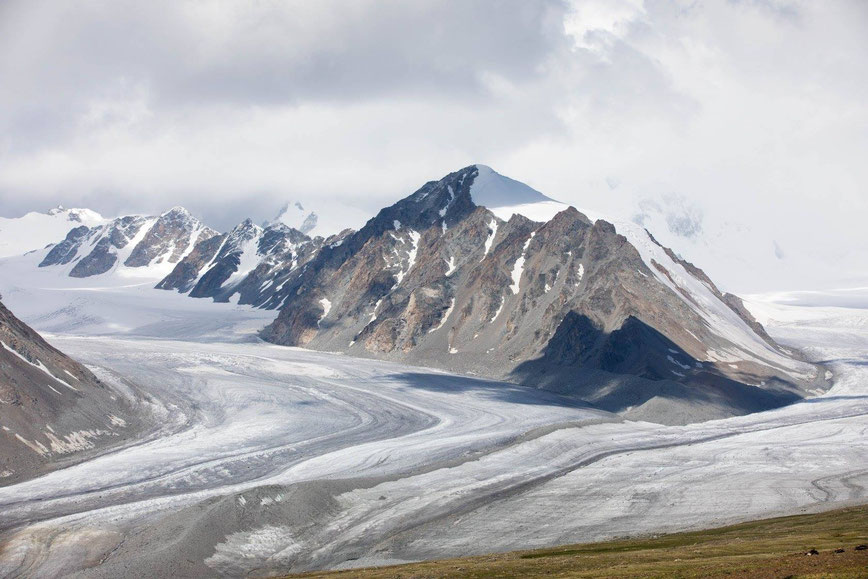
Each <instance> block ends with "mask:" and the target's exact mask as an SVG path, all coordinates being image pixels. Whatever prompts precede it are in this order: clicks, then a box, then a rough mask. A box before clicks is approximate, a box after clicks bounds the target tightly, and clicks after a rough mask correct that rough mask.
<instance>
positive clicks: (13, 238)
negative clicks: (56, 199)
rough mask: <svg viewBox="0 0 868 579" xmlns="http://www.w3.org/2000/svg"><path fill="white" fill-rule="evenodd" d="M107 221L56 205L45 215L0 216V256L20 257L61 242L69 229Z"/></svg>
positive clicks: (89, 213)
mask: <svg viewBox="0 0 868 579" xmlns="http://www.w3.org/2000/svg"><path fill="white" fill-rule="evenodd" d="M107 222H108V220H107V219H105V218H104V217H103V216H102V215H100V214H99V213H97V212H96V211H92V210H90V209H80V208H73V209H67V208H65V207H63V206H62V205H58V206H57V207H55V208H54V209H51V210H49V211H47V212H45V213H40V212H37V211H31V212H30V213H28V214H26V215H22V216H21V217H11V218H7V217H0V257H9V256H12V255H21V254H24V253H27V252H28V251H33V250H35V249H42V248H43V247H45V246H46V245H49V244H52V243H57V242H59V241H62V240H63V239H64V238H65V237H66V234H67V233H69V230H70V229H73V228H75V227H80V226H82V225H86V226H87V227H95V226H97V225H102V224H104V223H107Z"/></svg>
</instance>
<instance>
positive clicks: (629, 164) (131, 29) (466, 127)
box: [0, 0, 868, 289]
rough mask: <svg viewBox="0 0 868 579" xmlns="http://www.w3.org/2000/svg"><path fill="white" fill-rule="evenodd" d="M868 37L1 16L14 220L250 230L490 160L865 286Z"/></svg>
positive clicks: (477, 14) (578, 12) (461, 12)
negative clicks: (59, 211)
mask: <svg viewBox="0 0 868 579" xmlns="http://www.w3.org/2000/svg"><path fill="white" fill-rule="evenodd" d="M866 30H868V2H865V1H864V0H823V1H822V2H819V1H804V2H803V1H798V0H729V1H727V0H707V1H703V0H689V1H688V0H681V1H677V0H666V1H654V0H646V1H644V2H643V1H642V0H614V1H602V0H595V1H581V0H579V1H575V2H567V1H556V0H552V1H536V2H533V1H528V0H512V1H510V0H498V1H493V0H492V1H486V0H479V1H471V0H456V1H452V2H442V1H441V2H433V1H425V0H413V1H412V2H406V1H397V0H395V1H383V0H379V1H376V2H374V1H362V0H357V1H353V2H347V1H329V0H316V1H307V2H301V1H296V2H292V1H273V2H272V1H266V0H259V1H256V2H238V3H233V2H225V1H219V2H218V1H215V2H191V3H186V2H180V1H177V0H172V1H168V2H159V1H149V2H124V1H111V2H96V1H91V2H74V1H60V0H58V1H56V2H42V1H38V0H24V1H21V2H16V1H15V0H11V1H10V0H0V215H4V216H15V215H19V214H22V213H24V212H26V211H29V210H33V209H39V210H44V209H47V208H49V207H51V206H53V205H56V204H58V203H63V204H65V205H67V206H87V207H91V208H93V209H96V210H98V211H100V212H102V213H104V214H106V215H117V214H121V213H127V212H148V213H154V212H159V211H162V210H165V209H166V208H168V207H170V206H172V205H177V204H180V205H184V206H187V207H188V208H189V209H190V210H192V211H193V212H194V213H196V214H198V215H200V216H202V217H203V218H204V219H205V220H206V221H207V222H209V223H211V224H213V225H214V226H215V227H218V228H223V229H225V228H227V227H230V226H231V225H232V224H234V223H237V222H238V221H239V220H240V219H241V218H243V217H246V216H251V217H254V218H255V219H257V220H262V219H265V218H267V217H271V216H272V215H273V214H274V213H275V212H276V211H277V209H278V208H279V207H280V205H282V204H283V203H284V202H285V201H287V200H296V199H297V200H301V201H302V202H305V203H308V204H312V205H314V206H316V207H318V208H320V210H327V208H329V207H334V206H335V204H334V203H333V201H334V200H341V201H342V202H343V203H349V204H352V205H354V206H356V207H359V208H363V209H368V210H375V209H376V208H379V207H381V206H383V205H386V204H389V203H391V202H393V201H394V200H396V199H397V198H399V197H402V196H404V195H406V194H408V193H410V192H412V191H413V190H415V189H416V188H418V187H419V186H420V185H421V184H422V183H424V182H425V181H427V180H430V179H436V178H439V177H441V176H442V175H444V174H445V173H448V172H450V171H452V170H456V169H458V168H461V167H464V166H466V165H469V164H472V163H475V162H479V163H485V164H488V165H491V166H492V167H494V168H495V169H496V170H498V171H499V172H501V173H503V174H506V175H508V176H511V177H513V178H516V179H519V180H521V181H524V182H526V183H528V184H530V185H532V186H534V187H535V188H537V189H539V190H541V191H543V192H544V193H546V194H547V195H549V196H551V197H554V198H556V199H559V200H561V201H565V202H568V203H572V204H574V205H576V206H578V207H580V208H582V207H587V208H593V209H597V210H601V211H604V212H612V213H621V214H624V215H627V214H630V213H635V214H642V213H643V212H647V211H648V210H649V208H650V210H651V211H654V210H659V211H661V212H663V213H666V212H674V214H675V218H674V219H675V220H674V221H673V218H672V216H671V215H670V216H669V221H668V222H669V223H670V224H673V223H675V227H674V229H673V231H676V234H678V235H684V236H697V235H702V234H703V233H708V234H709V235H711V233H713V232H716V231H719V230H723V229H725V228H726V227H729V228H730V229H731V230H738V228H741V227H747V228H751V229H752V230H753V231H757V230H762V232H763V235H765V236H766V240H767V241H768V243H766V244H765V245H763V247H762V248H761V251H762V252H764V253H770V252H772V251H774V252H776V255H777V257H778V258H780V259H783V258H785V257H786V256H793V255H800V256H801V255H811V256H812V257H813V258H814V259H815V260H820V261H823V262H825V263H826V264H827V265H828V264H829V263H830V262H832V263H834V262H835V261H836V260H837V264H836V267H838V269H840V273H841V276H840V280H837V279H836V280H835V282H834V283H846V282H847V280H858V279H865V278H868V257H866V256H865V253H866V251H865V248H866V246H868V234H866V230H868V227H866V223H865V222H866V219H868V193H866V183H868V105H866V100H868V99H866V95H868V34H866ZM682 217H686V218H687V220H686V221H684V220H683V219H682V221H678V220H679V219H681V218H682ZM679 223H680V225H679ZM679 227H680V228H681V229H680V230H679ZM678 231H681V233H677V232H678ZM670 233H671V232H670ZM715 239H719V240H720V243H721V244H725V243H726V239H725V236H724V237H719V238H715ZM772 244H774V248H773V245H772ZM741 251H744V249H741ZM700 265H703V264H700ZM705 265H706V266H707V265H708V264H705ZM791 267H792V268H793V269H795V268H796V267H797V265H796V262H793V265H792V266H791ZM860 273H865V275H864V276H863V277H861V278H860ZM801 275H803V276H807V275H808V273H806V272H803V273H802V274H801ZM809 282H810V280H809V279H807V277H805V279H803V280H801V282H800V283H801V285H802V286H803V287H812V286H811V284H810V283H809ZM744 287H748V286H747V285H745V286H744ZM748 289H749V288H748Z"/></svg>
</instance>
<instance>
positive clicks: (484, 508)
mask: <svg viewBox="0 0 868 579" xmlns="http://www.w3.org/2000/svg"><path fill="white" fill-rule="evenodd" d="M10 279H11V278H8V277H7V278H6V279H5V280H3V281H0V286H2V287H0V290H2V291H3V294H4V301H5V302H6V303H7V305H8V306H9V307H10V308H11V309H12V310H13V311H15V312H16V313H18V312H20V315H21V317H22V318H23V319H24V320H25V321H26V322H28V323H30V324H32V325H33V326H34V327H35V328H36V329H37V330H40V331H43V332H49V335H48V336H47V337H48V338H49V340H50V341H51V342H52V343H53V344H54V345H55V346H57V347H59V348H60V349H61V350H63V351H65V352H66V353H68V354H70V355H72V356H73V357H75V358H77V359H79V360H80V361H82V362H84V363H86V364H87V365H88V366H89V367H91V368H94V369H95V371H96V372H97V373H98V374H99V375H100V377H101V378H102V379H103V380H104V381H105V382H107V383H109V384H118V387H119V388H120V384H121V383H122V381H123V380H126V381H130V382H133V383H135V384H136V385H137V386H138V388H140V389H141V390H143V391H145V392H147V393H148V394H149V395H150V396H151V400H150V401H149V405H150V406H149V407H151V408H153V414H154V418H155V421H156V422H157V423H158V424H159V428H158V429H157V430H156V431H155V432H153V433H151V434H150V435H149V436H148V437H147V438H146V439H144V440H142V441H141V442H140V443H138V444H135V445H132V446H128V447H126V448H123V449H119V450H115V451H113V452H109V453H107V454H104V455H102V456H99V457H96V458H94V459H91V460H89V461H86V462H83V463H81V464H78V465H75V466H71V467H68V468H65V469H62V470H59V471H55V472H53V473H50V474H48V475H45V476H43V477H40V478H37V479H34V480H30V481H25V482H22V483H19V484H15V485H12V486H6V487H0V549H2V551H0V576H29V577H30V576H32V577H55V576H80V577H90V576H95V577H107V576H122V575H125V574H130V573H134V574H136V575H140V576H178V575H182V576H190V575H194V576H213V575H229V576H238V575H243V574H246V573H257V574H265V573H269V572H289V571H300V570H306V569H319V568H340V567H353V566H362V565H371V564H381V563H387V562H400V561H410V560H419V559H426V558H440V557H452V556H460V555H467V554H478V553H484V552H491V551H503V550H510V549H519V548H531V547H540V546H549V545H555V544H562V543H570V542H582V541H593V540H599V539H605V538H611V537H617V536H624V535H636V534H642V533H657V532H664V531H675V530H682V529H687V528H696V527H709V526H714V525H720V524H724V523H729V522H734V521H740V520H748V519H754V518H758V517H763V516H767V515H774V514H784V513H793V512H803V511H806V510H815V509H824V508H831V507H837V506H840V505H842V504H846V503H852V502H864V501H865V500H868V496H866V495H868V491H866V488H868V437H866V432H868V310H864V309H845V308H836V307H801V306H785V305H779V304H778V303H772V302H761V301H759V300H755V301H754V302H753V303H751V304H750V305H751V307H752V308H753V310H754V311H755V312H756V313H757V315H758V316H761V317H762V319H763V321H765V322H766V323H767V325H768V328H769V330H770V332H771V333H772V334H773V335H774V336H775V337H776V338H777V339H779V340H780V341H782V342H783V343H785V344H788V345H793V346H799V347H802V348H803V349H804V350H805V351H806V353H807V354H808V355H809V357H810V358H811V359H813V360H820V361H825V362H827V363H828V364H829V368H830V370H831V371H832V372H833V373H834V381H835V385H834V387H833V388H832V390H831V391H830V392H828V393H827V394H825V395H823V396H820V397H817V398H813V399H809V400H805V401H803V402H801V403H798V404H794V405H792V406H789V407H786V408H781V409H778V410H775V411H771V412H765V413H758V414H753V415H749V416H742V417H738V418H732V419H727V420H718V421H711V422H706V423H701V424H693V425H688V426H679V427H666V426H660V425H656V424H649V423H636V422H628V421H623V420H621V419H620V418H619V417H617V416H615V415H612V414H608V413H605V412H601V411H597V410H593V409H590V408H587V407H584V406H583V405H582V404H580V403H577V402H575V401H572V400H569V399H566V398H562V397H559V396H557V395H554V394H550V393H547V392H542V391H536V390H531V389H526V388H521V387H518V386H514V385H510V384H503V383H497V382H491V381H487V380H478V379H474V378H470V377H462V376H455V375H450V374H447V373H443V372H438V371H434V370H428V369H424V368H415V367H408V366H401V365H397V364H392V363H387V362H380V361H374V360H360V359H353V358H349V357H346V356H342V355H335V354H328V353H321V352H312V351H307V350H302V349H295V348H284V347H279V346H273V345H269V344H265V343H262V342H260V341H258V340H257V339H256V338H255V332H256V330H257V329H258V328H259V327H261V326H262V325H264V324H265V323H267V322H268V321H270V319H271V317H273V316H274V312H261V311H257V310H253V309H250V308H246V307H239V306H233V305H230V304H214V303H211V302H210V300H195V299H191V298H187V297H183V296H176V295H174V294H173V293H172V292H162V291H159V290H151V289H150V288H149V287H147V286H146V285H145V284H142V285H136V286H131V287H87V288H82V287H79V288H69V287H60V286H52V285H51V284H49V283H47V281H45V280H43V282H41V283H37V281H38V280H37V281H35V280H34V279H33V278H31V279H28V280H26V281H27V283H28V284H29V286H30V287H29V288H24V287H15V286H13V284H12V282H11V281H10ZM64 283H68V282H64ZM778 298H779V296H778ZM778 301H779V302H780V301H783V300H780V299H778ZM323 306H324V309H327V308H326V306H325V304H324V305H323Z"/></svg>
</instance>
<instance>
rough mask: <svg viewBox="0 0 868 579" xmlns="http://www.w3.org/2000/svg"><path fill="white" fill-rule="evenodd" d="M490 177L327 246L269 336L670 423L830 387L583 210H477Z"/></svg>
mask: <svg viewBox="0 0 868 579" xmlns="http://www.w3.org/2000/svg"><path fill="white" fill-rule="evenodd" d="M475 176H476V168H475V167H468V168H466V169H463V170H461V171H458V172H456V173H452V174H450V175H447V176H446V177H444V178H443V179H441V180H440V181H438V182H431V183H427V184H425V185H424V186H423V187H422V188H421V189H419V190H418V191H416V192H415V193H413V194H412V195H410V196H409V197H407V198H405V199H403V200H401V201H399V202H398V203H396V204H395V205H393V206H391V207H388V208H386V209H383V210H382V211H380V213H379V214H378V215H377V216H376V217H375V218H373V219H372V220H371V221H369V222H368V223H367V224H366V225H365V227H363V228H362V229H361V230H359V231H358V232H350V233H346V234H345V235H344V236H343V237H341V238H340V239H339V240H337V241H332V242H331V243H326V244H324V245H323V247H322V248H321V249H320V250H319V251H318V252H317V253H316V255H315V256H314V257H313V258H311V259H310V260H309V261H308V262H307V263H306V265H305V267H303V268H299V269H297V270H294V272H293V274H292V275H291V276H289V277H288V278H287V279H285V280H283V281H282V283H281V286H280V289H279V290H278V291H277V292H276V293H275V294H274V295H273V296H272V298H271V301H269V302H266V303H265V305H267V306H274V305H282V308H281V310H280V313H279V315H278V317H277V319H276V320H275V321H274V322H273V323H272V324H271V325H270V326H269V327H267V328H266V329H265V330H264V332H263V337H264V338H265V339H267V340H270V341H273V342H275V343H279V344H286V345H293V346H306V347H310V348H315V349H322V350H329V351H335V350H337V351H345V352H348V353H350V354H353V355H360V356H372V357H378V358H384V359H391V360H398V361H403V362H410V363H414V364H420V365H426V366H435V367H441V368H445V369H448V370H453V371H459V372H470V373H474V374H480V375H484V376H488V377H494V378H500V379H507V380H512V381H517V382H521V383H525V384H528V385H533V386H544V387H547V388H553V389H558V390H559V391H562V392H566V393H573V394H576V395H579V396H581V397H583V398H584V399H588V400H597V402H598V403H600V404H602V402H601V400H603V398H605V406H606V408H607V409H610V410H615V411H619V412H624V413H628V414H629V415H630V416H631V417H634V418H641V419H651V420H655V419H656V420H658V421H662V422H685V421H690V420H693V419H696V418H700V419H703V418H711V417H716V416H726V415H731V414H739V413H744V412H747V411H751V410H754V409H759V408H765V407H771V406H775V405H781V404H785V403H788V402H791V401H792V400H793V399H795V398H797V397H799V396H802V395H804V393H805V389H806V388H808V387H816V386H817V385H818V384H819V383H820V382H821V381H820V380H819V379H818V378H817V376H818V373H817V372H816V369H815V368H813V367H811V366H809V365H806V364H803V363H801V362H799V361H797V360H793V359H792V358H790V353H789V352H787V351H785V350H783V349H781V348H779V347H778V346H777V345H776V344H774V342H773V341H771V339H770V338H768V336H767V335H765V333H764V332H762V331H761V326H759V324H757V323H756V321H755V320H753V319H752V318H751V317H750V314H749V313H748V312H747V311H746V310H745V309H744V308H743V307H739V304H738V303H736V302H735V301H734V300H733V299H732V298H726V297H725V296H723V295H722V294H721V293H720V292H719V291H718V290H717V288H716V287H715V286H714V284H713V283H711V280H709V279H708V278H707V276H705V274H704V273H702V271H701V270H699V269H698V268H695V267H694V266H692V265H691V264H688V263H686V262H683V261H681V260H679V259H678V258H677V256H675V255H674V254H672V253H671V252H667V251H660V252H659V253H658V254H654V255H657V258H656V259H650V260H649V262H648V263H646V261H645V259H644V258H643V257H642V254H641V253H640V251H638V250H637V248H636V247H635V246H634V245H633V244H632V243H631V242H630V241H628V239H627V238H625V237H624V236H622V235H620V234H619V233H618V232H617V231H616V228H615V227H614V226H613V225H612V224H610V223H607V222H605V221H602V220H600V221H597V222H593V223H592V222H591V221H590V220H589V219H588V218H587V217H586V216H584V215H583V214H581V213H580V212H578V211H576V210H575V209H573V208H569V209H566V210H564V211H562V212H561V213H559V214H558V215H556V216H555V217H554V219H552V220H551V221H549V222H547V223H535V222H532V221H530V220H529V219H526V218H524V217H522V216H519V215H514V216H513V217H512V218H511V219H509V220H508V221H503V220H501V219H499V218H497V217H496V216H495V215H494V214H492V213H491V212H490V211H488V210H487V209H485V208H483V207H476V206H475V205H474V203H473V200H472V196H471V186H472V183H473V180H474V178H475ZM646 241H647V243H648V244H649V246H650V245H652V244H654V243H656V242H654V241H653V238H650V236H649V237H647V238H646ZM661 249H663V248H661ZM645 251H648V250H647V248H646V249H645ZM658 260H659V261H658ZM652 268H654V269H653V270H652ZM685 280H686V281H685ZM688 282H689V283H688ZM602 394H604V396H602ZM601 396H602V397H601Z"/></svg>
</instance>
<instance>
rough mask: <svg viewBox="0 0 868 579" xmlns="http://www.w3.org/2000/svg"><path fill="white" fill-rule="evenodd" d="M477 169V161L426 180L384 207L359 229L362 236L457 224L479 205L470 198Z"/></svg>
mask: <svg viewBox="0 0 868 579" xmlns="http://www.w3.org/2000/svg"><path fill="white" fill-rule="evenodd" d="M477 173H478V170H477V168H476V165H470V166H469V167H465V168H463V169H461V170H459V171H455V172H454V173H449V174H448V175H446V176H445V177H443V178H442V179H440V180H439V181H429V182H428V183H425V184H424V185H423V186H422V187H421V188H420V189H419V190H417V191H416V192H415V193H413V194H412V195H409V196H408V197H405V198H404V199H401V200H400V201H398V202H397V203H395V204H394V205H391V206H390V207H386V208H385V209H382V210H380V212H379V213H378V214H377V215H376V217H374V218H373V219H371V220H370V221H368V222H367V223H366V224H365V226H364V227H362V229H361V230H359V235H358V236H359V238H360V239H365V240H367V239H369V238H370V237H374V236H378V235H380V234H382V233H383V232H384V231H388V230H390V229H400V228H401V227H403V226H406V227H410V228H411V229H415V230H417V231H424V230H425V229H428V228H429V227H432V226H434V225H440V226H445V227H449V226H450V225H454V224H455V223H457V222H458V221H460V220H462V219H464V218H465V217H466V216H468V215H470V214H471V213H472V212H473V209H474V208H475V205H474V204H473V201H472V199H471V198H470V186H471V184H472V183H473V179H474V178H475V177H476V174H477Z"/></svg>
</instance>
